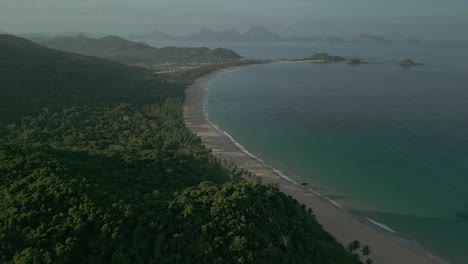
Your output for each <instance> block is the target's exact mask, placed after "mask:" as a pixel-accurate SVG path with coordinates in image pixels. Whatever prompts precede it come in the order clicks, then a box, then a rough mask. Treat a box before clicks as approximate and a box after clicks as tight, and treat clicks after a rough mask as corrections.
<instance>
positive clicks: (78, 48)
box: [34, 35, 242, 64]
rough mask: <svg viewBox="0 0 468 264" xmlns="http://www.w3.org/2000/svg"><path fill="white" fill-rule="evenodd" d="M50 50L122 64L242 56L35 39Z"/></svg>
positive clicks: (106, 40) (108, 40) (118, 41)
mask: <svg viewBox="0 0 468 264" xmlns="http://www.w3.org/2000/svg"><path fill="white" fill-rule="evenodd" d="M34 41H36V42H37V43H39V44H41V45H44V46H47V47H49V48H53V49H58V50H62V51H67V52H74V53H78V54H83V55H90V56H97V57H101V58H107V59H111V60H115V61H118V62H123V63H137V62H138V63H141V62H146V63H148V64H151V63H203V62H219V61H226V60H239V59H241V58H242V57H241V56H240V55H239V54H237V53H235V52H234V51H232V50H228V49H208V48H180V47H163V48H154V47H151V46H149V45H147V44H144V43H139V42H133V41H129V40H126V39H123V38H120V37H116V36H107V37H103V38H89V37H87V36H85V35H77V36H75V37H57V38H46V39H34Z"/></svg>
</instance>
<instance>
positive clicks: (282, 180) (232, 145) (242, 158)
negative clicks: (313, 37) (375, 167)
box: [184, 62, 447, 264]
mask: <svg viewBox="0 0 468 264" xmlns="http://www.w3.org/2000/svg"><path fill="white" fill-rule="evenodd" d="M272 63H274V64H277V63H292V62H272ZM252 66H253V65H250V67H252ZM244 67H248V66H244ZM239 68H240V67H233V68H227V69H222V70H218V71H215V72H212V73H210V74H208V75H205V76H202V77H200V78H199V79H197V80H196V81H195V82H194V83H193V84H192V85H190V86H189V87H187V88H186V91H185V94H186V98H185V102H184V121H185V124H186V126H187V128H188V129H189V130H190V131H192V132H193V133H195V134H197V135H198V136H199V137H200V138H201V140H202V142H203V144H205V146H207V147H208V148H211V149H212V150H213V154H214V155H216V156H219V157H221V158H224V159H226V160H229V161H232V162H234V163H236V164H237V165H238V166H239V167H241V168H244V169H247V170H249V171H250V172H252V173H254V174H256V175H258V176H260V177H261V178H262V181H263V182H264V183H274V184H278V185H279V187H280V190H281V191H282V192H283V193H285V194H287V195H291V196H292V197H293V198H295V199H296V200H297V201H299V203H301V204H305V205H306V206H307V207H308V208H312V209H313V211H314V215H315V216H316V218H317V221H318V222H319V223H320V224H321V225H322V226H323V227H324V229H325V230H326V231H327V232H329V233H330V234H331V235H332V236H333V237H335V238H336V240H337V241H338V242H340V243H341V244H342V245H344V246H346V245H348V244H349V243H350V242H352V241H353V240H358V241H360V242H361V244H363V245H369V246H370V247H371V249H372V251H373V253H372V254H371V258H372V259H373V260H374V263H379V264H393V263H411V264H418V263H421V264H423V263H424V264H425V263H434V264H435V263H447V262H445V261H443V260H441V259H440V258H438V257H436V256H434V255H432V254H430V253H429V252H426V251H424V249H423V248H422V247H420V246H419V245H418V244H416V243H415V242H412V241H408V240H404V239H403V238H401V237H398V236H396V235H395V234H394V233H392V232H390V231H389V230H385V229H384V228H382V227H381V226H380V225H377V224H376V223H374V222H375V221H373V220H372V219H365V218H362V219H360V218H358V217H356V216H353V215H351V214H350V213H349V212H347V211H346V210H344V209H343V208H342V207H340V205H339V204H337V203H336V202H335V201H333V200H331V199H330V198H328V197H325V196H323V195H321V194H320V193H318V192H315V191H313V190H310V189H309V188H308V187H307V186H302V185H301V184H299V183H297V182H295V181H294V180H293V179H290V178H289V177H288V176H287V175H284V174H283V173H282V172H281V171H278V170H276V169H275V168H273V167H272V166H271V165H269V164H268V163H266V162H264V161H263V160H261V159H259V158H258V157H256V156H254V155H253V154H252V153H250V152H248V150H247V149H246V148H245V147H243V146H242V145H241V144H239V143H238V142H236V141H235V139H234V138H233V137H232V136H230V135H229V134H228V133H226V132H224V131H222V130H221V129H219V127H217V126H216V125H215V124H213V123H212V122H210V121H209V120H208V116H207V113H206V112H205V111H204V107H203V105H204V104H205V99H206V93H205V89H206V87H207V85H208V83H209V81H210V80H211V79H212V78H213V77H215V76H217V75H219V74H221V73H224V72H228V71H233V70H236V69H239ZM378 224H381V223H378ZM392 231H393V230H392Z"/></svg>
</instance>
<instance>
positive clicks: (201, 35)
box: [187, 28, 245, 42]
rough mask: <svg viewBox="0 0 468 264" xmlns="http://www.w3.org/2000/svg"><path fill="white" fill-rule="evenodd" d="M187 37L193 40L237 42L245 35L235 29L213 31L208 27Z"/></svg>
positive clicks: (242, 39)
mask: <svg viewBox="0 0 468 264" xmlns="http://www.w3.org/2000/svg"><path fill="white" fill-rule="evenodd" d="M187 39H188V40H193V41H219V42H237V41H244V40H245V37H244V36H243V35H242V34H241V33H240V32H239V31H237V30H236V29H228V30H222V31H215V30H211V29H209V28H202V29H201V30H200V32H197V33H194V34H192V35H190V36H189V37H188V38H187Z"/></svg>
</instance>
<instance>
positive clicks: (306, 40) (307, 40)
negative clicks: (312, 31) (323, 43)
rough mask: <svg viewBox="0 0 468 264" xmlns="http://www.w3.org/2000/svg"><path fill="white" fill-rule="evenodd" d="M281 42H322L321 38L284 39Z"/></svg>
mask: <svg viewBox="0 0 468 264" xmlns="http://www.w3.org/2000/svg"><path fill="white" fill-rule="evenodd" d="M281 40H283V41H290V42H317V41H320V38H318V37H282V38H281Z"/></svg>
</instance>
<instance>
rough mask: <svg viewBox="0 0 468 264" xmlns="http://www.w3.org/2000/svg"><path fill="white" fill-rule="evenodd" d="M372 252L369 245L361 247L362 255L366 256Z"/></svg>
mask: <svg viewBox="0 0 468 264" xmlns="http://www.w3.org/2000/svg"><path fill="white" fill-rule="evenodd" d="M371 252H372V250H371V249H370V247H369V246H367V245H366V246H364V247H363V248H362V249H361V253H362V255H363V256H366V257H368V256H369V255H370V253H371Z"/></svg>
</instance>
